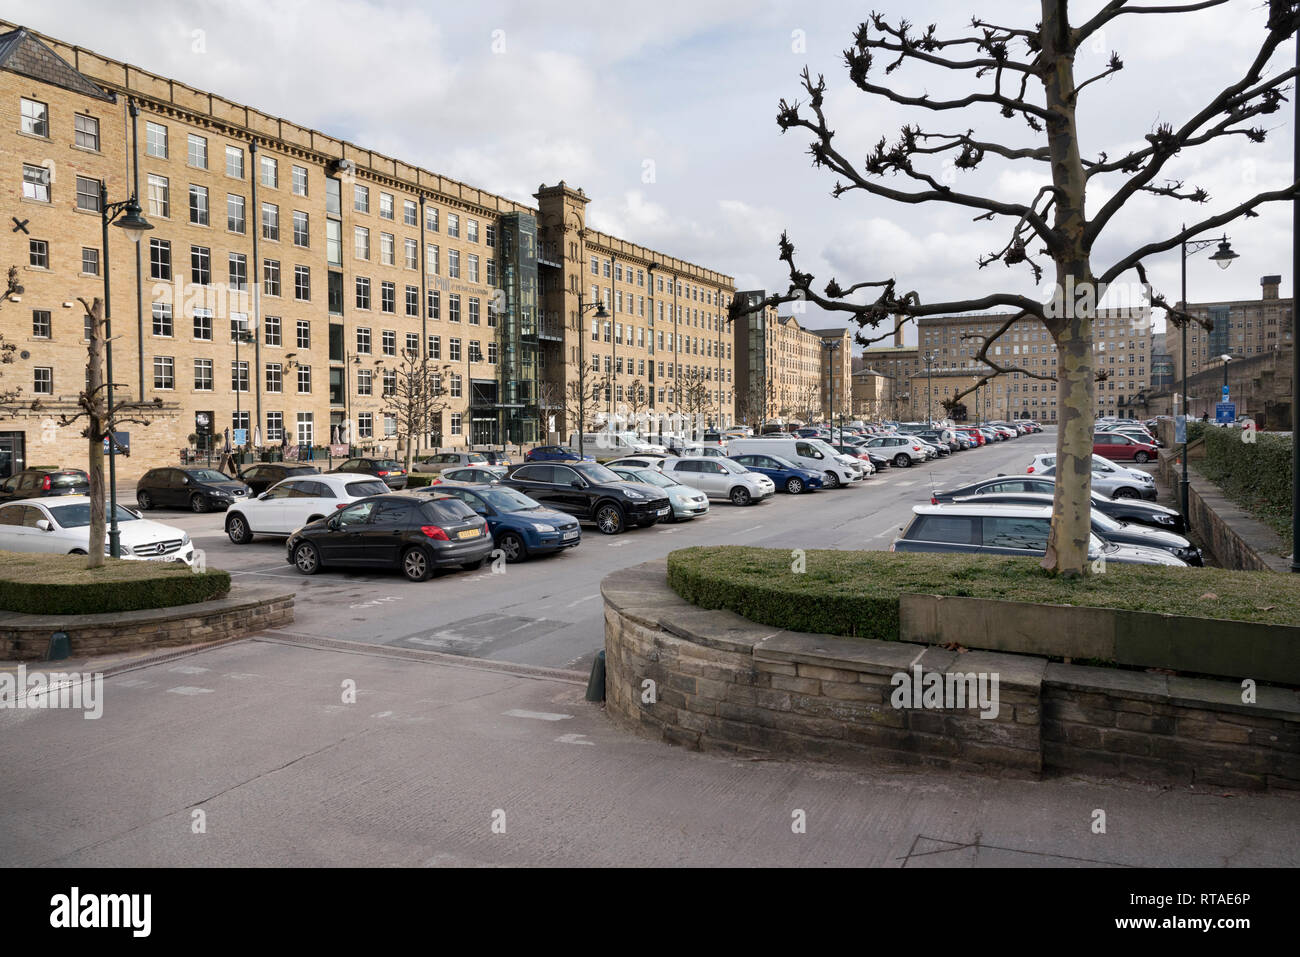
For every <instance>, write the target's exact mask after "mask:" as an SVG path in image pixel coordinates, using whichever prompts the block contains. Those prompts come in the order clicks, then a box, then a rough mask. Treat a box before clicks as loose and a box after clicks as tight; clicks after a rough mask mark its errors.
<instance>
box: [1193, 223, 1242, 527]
mask: <svg viewBox="0 0 1300 957" xmlns="http://www.w3.org/2000/svg"><path fill="white" fill-rule="evenodd" d="M1183 228H1184V229H1186V228H1187V226H1186V224H1184V225H1183ZM1215 244H1218V247H1219V248H1218V249H1217V250H1216V251H1215V252H1214V254H1213V255H1212V256H1210V261H1211V262H1214V263H1217V264H1218V266H1219V268H1220V269H1227V268H1228V267H1229V266H1231V265H1232V261H1233V260H1234V259H1236V258H1237V254H1236V253H1234V252H1233V251H1232V246H1231V245H1230V244H1229V241H1228V237H1227V236H1220V237H1219V238H1218V239H1192V240H1187V239H1184V240H1183V243H1182V291H1183V296H1182V300H1183V312H1184V313H1186V311H1187V256H1188V254H1190V253H1198V252H1200V251H1201V250H1203V249H1209V248H1210V247H1211V246H1213V245H1215ZM1187 323H1188V319H1187V317H1186V316H1184V317H1183V335H1182V353H1183V389H1182V392H1183V478H1182V482H1181V483H1180V485H1179V501H1180V504H1181V507H1182V513H1183V523H1184V524H1185V525H1187V526H1188V527H1190V525H1191V518H1190V516H1189V514H1188V509H1187V489H1188V487H1189V486H1190V484H1191V482H1190V481H1189V479H1188V477H1187V427H1188V425H1190V422H1191V420H1190V416H1189V415H1188V412H1189V407H1188V405H1187ZM1224 371H1225V374H1226V372H1227V366H1225V367H1224Z"/></svg>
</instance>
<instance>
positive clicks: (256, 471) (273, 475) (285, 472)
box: [239, 462, 320, 495]
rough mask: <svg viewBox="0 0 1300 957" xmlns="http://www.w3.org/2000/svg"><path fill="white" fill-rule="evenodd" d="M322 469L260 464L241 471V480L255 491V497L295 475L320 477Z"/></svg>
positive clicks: (306, 466) (269, 463) (267, 463)
mask: <svg viewBox="0 0 1300 957" xmlns="http://www.w3.org/2000/svg"><path fill="white" fill-rule="evenodd" d="M319 474H320V469H318V468H316V466H314V465H285V464H282V463H280V462H258V463H257V464H256V465H250V466H248V468H245V469H240V470H239V480H240V481H241V482H243V483H244V484H245V485H247V486H248V487H249V488H250V489H252V490H253V494H254V495H261V494H262V493H263V492H265V491H266V490H267V489H269V488H270V487H271V486H272V485H274V484H276V483H277V482H279V481H281V480H282V479H287V478H289V477H291V476H294V475H319Z"/></svg>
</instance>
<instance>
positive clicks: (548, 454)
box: [524, 445, 596, 462]
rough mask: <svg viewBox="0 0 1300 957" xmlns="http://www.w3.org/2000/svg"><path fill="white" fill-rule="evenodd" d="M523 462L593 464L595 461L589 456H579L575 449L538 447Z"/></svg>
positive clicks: (561, 446) (565, 446)
mask: <svg viewBox="0 0 1300 957" xmlns="http://www.w3.org/2000/svg"><path fill="white" fill-rule="evenodd" d="M524 460H525V461H528V462H594V461H596V460H595V458H593V457H592V456H590V455H579V454H578V450H577V449H571V448H569V447H568V446H567V445H539V446H538V447H537V448H535V449H533V450H532V451H531V452H529V453H528V454H527V455H525V456H524Z"/></svg>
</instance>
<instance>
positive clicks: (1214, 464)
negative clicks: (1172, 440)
mask: <svg viewBox="0 0 1300 957" xmlns="http://www.w3.org/2000/svg"><path fill="white" fill-rule="evenodd" d="M1242 435H1243V432H1242V431H1241V430H1240V429H1221V428H1210V429H1207V430H1206V432H1205V459H1204V461H1203V463H1202V465H1201V471H1202V472H1203V473H1204V475H1205V477H1206V478H1208V479H1209V480H1210V481H1211V482H1214V483H1215V484H1216V485H1218V486H1219V487H1220V488H1221V489H1223V491H1224V493H1225V494H1226V495H1227V496H1228V497H1229V498H1231V499H1233V500H1234V501H1236V502H1237V503H1238V504H1240V505H1242V506H1243V507H1245V508H1246V509H1247V510H1249V511H1250V512H1252V513H1253V514H1255V515H1256V516H1258V517H1260V518H1261V519H1264V520H1266V521H1268V522H1269V524H1271V525H1274V526H1275V527H1277V526H1278V525H1279V524H1280V525H1286V524H1287V523H1286V522H1285V521H1282V522H1279V520H1281V519H1289V518H1290V515H1291V481H1292V475H1291V448H1292V446H1291V436H1290V435H1288V434H1286V433H1282V432H1260V433H1257V434H1256V435H1255V436H1254V438H1255V441H1253V442H1243V441H1242ZM1288 532H1289V529H1288ZM1287 537H1289V535H1288V536H1287Z"/></svg>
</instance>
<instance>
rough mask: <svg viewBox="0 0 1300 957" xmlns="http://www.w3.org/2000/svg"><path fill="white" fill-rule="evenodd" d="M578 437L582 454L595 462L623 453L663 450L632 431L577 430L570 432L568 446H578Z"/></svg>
mask: <svg viewBox="0 0 1300 957" xmlns="http://www.w3.org/2000/svg"><path fill="white" fill-rule="evenodd" d="M579 438H581V439H582V452H583V454H584V455H590V456H592V457H593V458H595V460H596V461H597V462H608V461H610V460H611V459H621V458H623V457H624V456H625V455H638V454H641V453H646V452H662V451H663V449H662V448H661V447H660V446H658V445H653V444H651V443H649V442H643V441H641V440H640V439H638V438H637V437H636V435H635V434H634V433H632V432H584V433H582V435H581V436H579V435H578V433H577V432H571V433H569V442H568V445H569V448H572V449H576V448H578V440H579Z"/></svg>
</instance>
